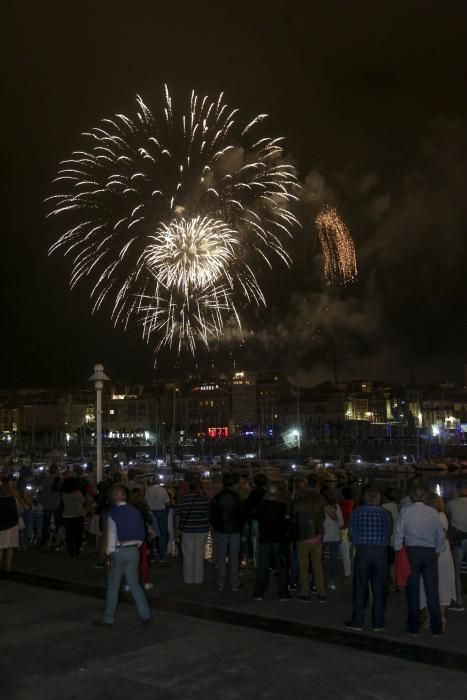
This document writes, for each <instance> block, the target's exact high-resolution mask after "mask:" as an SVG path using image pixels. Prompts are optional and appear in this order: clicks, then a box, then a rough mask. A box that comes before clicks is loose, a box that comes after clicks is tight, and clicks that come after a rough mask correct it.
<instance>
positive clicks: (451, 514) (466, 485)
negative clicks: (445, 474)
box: [446, 481, 467, 612]
mask: <svg viewBox="0 0 467 700" xmlns="http://www.w3.org/2000/svg"><path fill="white" fill-rule="evenodd" d="M458 494H459V495H458V496H457V498H453V499H452V500H451V501H449V502H448V504H447V507H446V513H447V516H448V520H449V539H450V541H451V545H452V555H453V558H454V568H455V572H456V598H455V600H453V601H452V603H451V605H450V606H449V610H454V611H456V612H462V611H463V610H464V603H463V601H462V581H461V565H462V562H463V561H467V482H466V481H463V482H461V483H460V484H459V491H458Z"/></svg>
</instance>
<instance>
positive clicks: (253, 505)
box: [245, 488, 266, 520]
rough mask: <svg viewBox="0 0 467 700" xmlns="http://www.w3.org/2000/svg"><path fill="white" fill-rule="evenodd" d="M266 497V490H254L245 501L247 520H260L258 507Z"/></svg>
mask: <svg viewBox="0 0 467 700" xmlns="http://www.w3.org/2000/svg"><path fill="white" fill-rule="evenodd" d="M265 495H266V489H265V488H259V489H253V491H252V492H251V493H250V495H249V496H248V498H247V499H246V501H245V514H246V518H247V520H258V506H259V504H260V503H261V501H262V500H263V498H264V497H265Z"/></svg>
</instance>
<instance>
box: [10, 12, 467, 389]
mask: <svg viewBox="0 0 467 700" xmlns="http://www.w3.org/2000/svg"><path fill="white" fill-rule="evenodd" d="M305 6H306V9H305ZM2 18H3V26H4V35H3V41H2V43H3V51H4V56H3V60H2V66H3V78H4V80H3V83H4V91H3V97H4V99H3V110H2V117H3V121H4V123H3V128H2V136H3V161H4V178H3V188H2V203H3V204H2V213H3V224H2V254H1V258H0V260H1V262H0V265H1V278H0V295H1V296H0V300H1V309H2V321H1V329H0V332H1V336H0V337H1V343H0V346H1V355H2V356H1V363H0V367H1V376H0V387H13V386H26V385H54V384H55V385H57V384H74V383H84V382H85V380H86V378H87V377H88V376H89V375H90V374H91V370H92V366H93V365H94V363H95V362H97V361H100V362H103V363H104V365H105V367H106V369H107V370H108V372H109V374H111V375H112V377H113V378H116V379H123V378H127V379H129V380H143V381H147V382H150V381H152V380H153V379H155V378H157V377H158V376H160V375H161V374H163V373H165V372H171V371H172V370H174V368H176V367H177V366H178V367H179V368H181V370H182V371H185V372H189V371H192V370H194V369H195V368H196V366H198V367H199V368H200V369H206V368H209V367H211V366H214V367H215V368H218V369H224V370H230V369H232V367H233V366H234V363H235V364H236V366H237V367H240V366H249V367H250V368H252V369H259V368H274V369H282V370H284V371H285V372H287V373H288V374H289V376H290V377H291V378H292V379H295V380H297V381H300V382H303V383H307V384H312V383H317V382H320V381H324V380H328V379H332V378H333V366H334V364H335V365H336V367H337V373H338V378H339V379H347V378H352V377H357V376H366V377H373V378H375V379H376V378H380V379H388V380H400V381H406V380H407V379H408V377H409V376H410V375H411V374H415V376H416V377H417V378H418V379H419V380H427V379H430V378H432V379H434V380H446V379H447V380H458V381H460V379H461V376H462V366H463V364H464V362H467V326H466V317H465V305H466V292H467V278H466V275H465V262H466V245H465V240H466V235H467V121H466V119H467V5H466V3H465V2H464V1H461V0H459V1H457V0H450V1H449V2H445V1H444V2H443V1H442V0H439V1H435V0H388V1H387V0H380V1H379V2H374V0H373V1H370V0H368V1H366V0H365V1H359V0H353V1H352V2H344V1H343V0H310V1H309V2H308V3H304V2H301V3H293V2H290V1H286V2H278V1H274V0H270V1H269V2H264V3H263V2H251V1H250V2H248V3H247V2H235V3H220V2H188V1H186V2H158V1H157V0H152V1H151V0H140V1H137V0H134V1H132V2H129V1H127V2H120V1H117V0H113V1H112V2H106V1H102V0H99V1H97V0H93V1H92V2H86V1H84V2H83V1H82V2H71V1H70V0H60V1H58V0H57V1H55V2H54V1H52V0H42V1H41V2H26V1H25V0H15V2H12V3H8V8H7V9H6V7H5V4H4V7H3V12H2ZM164 82H167V83H168V85H169V87H170V90H171V92H172V93H173V94H174V95H175V96H179V97H180V98H182V99H183V98H185V97H187V96H188V95H189V93H190V92H191V89H192V88H195V89H196V90H197V92H199V93H203V94H206V93H207V94H210V95H213V96H214V95H217V94H218V93H219V92H220V91H222V90H223V91H225V96H226V100H227V101H228V103H229V104H231V105H234V106H237V107H239V108H240V111H241V115H242V116H244V117H245V119H246V118H248V117H250V116H254V115H255V114H257V113H261V112H266V113H267V114H269V115H270V117H269V120H268V128H267V130H266V131H267V133H268V134H271V135H283V136H285V138H286V144H287V155H288V157H289V158H290V159H291V160H292V161H293V162H294V163H295V165H296V167H297V169H298V172H299V175H300V179H301V182H302V184H303V186H304V191H303V198H302V202H301V206H300V217H301V220H302V223H303V229H302V230H301V231H297V232H296V236H295V239H294V241H293V242H292V244H291V245H290V252H291V254H292V256H293V259H294V265H293V266H292V268H291V269H290V270H287V269H286V268H284V267H283V266H281V264H280V263H279V262H277V263H275V264H274V269H273V272H272V273H271V275H270V276H269V277H268V279H266V280H263V282H264V285H265V289H266V293H267V298H268V308H267V309H266V310H263V311H259V310H258V311H254V310H245V316H244V328H245V343H244V344H243V345H240V344H239V343H238V341H237V340H236V338H235V334H233V336H232V337H230V336H229V337H227V338H226V340H225V341H224V342H222V343H220V344H219V345H218V346H215V347H213V349H212V352H211V353H209V354H208V353H200V356H199V357H198V359H197V360H196V361H194V360H193V359H192V358H190V357H189V356H188V355H183V356H182V357H181V358H180V359H177V357H176V354H175V353H174V352H172V353H169V352H165V353H162V354H161V355H160V358H159V360H158V364H157V368H156V369H154V368H153V361H154V357H153V353H152V349H151V348H150V347H147V346H145V345H144V343H143V342H142V341H140V340H139V337H138V335H137V333H136V332H135V331H134V330H132V331H128V332H127V333H126V334H125V333H123V331H122V330H120V329H119V330H114V329H113V327H112V324H111V322H110V320H109V314H108V313H106V312H101V313H100V314H98V315H97V316H92V315H91V311H90V304H89V299H88V294H89V287H86V285H84V286H82V287H78V288H75V289H74V290H73V291H72V292H70V291H69V289H68V278H69V271H70V267H69V263H68V260H67V259H64V258H63V257H62V256H61V255H60V254H58V255H55V256H53V257H51V258H48V257H47V251H48V247H49V246H50V244H51V243H52V242H53V241H54V240H55V238H56V234H57V233H58V231H57V229H56V227H54V226H51V225H50V224H49V222H47V221H46V220H45V214H46V208H45V206H44V204H43V200H44V198H45V197H47V196H48V195H49V194H51V192H52V185H51V181H52V179H53V178H54V176H55V173H56V169H57V165H58V162H59V161H60V160H61V159H63V158H67V157H68V155H69V153H70V152H71V151H72V150H73V149H75V148H78V147H79V144H80V133H81V132H82V131H85V130H87V129H89V128H91V127H92V126H94V125H96V124H97V122H98V121H99V119H101V118H102V117H105V116H111V115H112V114H113V113H115V112H123V113H129V112H131V111H132V110H133V109H134V104H135V102H134V100H135V94H136V93H138V94H141V95H142V96H143V98H144V100H145V101H146V103H147V104H148V105H149V106H151V107H152V108H154V109H155V110H157V106H158V103H159V102H160V100H161V95H162V86H163V83H164ZM323 202H329V203H331V204H334V205H335V206H337V207H338V209H339V211H340V212H341V214H342V216H343V217H344V219H345V221H346V222H347V224H348V226H349V228H350V230H351V232H352V235H353V237H354V239H355V243H356V247H357V255H358V263H359V280H358V282H357V283H356V284H354V285H352V286H350V287H347V288H345V289H329V288H326V286H325V284H324V281H323V275H322V263H321V258H320V249H319V245H318V241H317V237H316V233H315V231H314V229H313V225H312V222H313V219H314V217H315V215H316V213H317V211H318V210H319V207H320V205H321V204H322V203H323Z"/></svg>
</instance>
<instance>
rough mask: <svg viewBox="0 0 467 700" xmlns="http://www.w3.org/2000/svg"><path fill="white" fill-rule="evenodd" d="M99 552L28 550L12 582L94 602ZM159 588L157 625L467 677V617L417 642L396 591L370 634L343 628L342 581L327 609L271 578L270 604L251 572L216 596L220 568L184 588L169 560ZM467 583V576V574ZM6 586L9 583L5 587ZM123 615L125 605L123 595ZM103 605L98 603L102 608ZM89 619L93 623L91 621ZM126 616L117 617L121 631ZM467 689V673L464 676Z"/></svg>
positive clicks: (347, 606)
mask: <svg viewBox="0 0 467 700" xmlns="http://www.w3.org/2000/svg"><path fill="white" fill-rule="evenodd" d="M95 563H96V553H95V551H94V549H92V548H90V547H89V548H86V549H85V550H84V555H83V559H82V560H72V559H70V558H69V556H68V554H67V553H65V552H55V551H46V552H41V551H37V550H33V549H32V550H29V551H24V552H18V554H17V556H16V559H15V562H14V570H15V573H14V574H13V576H12V582H17V583H21V584H32V586H35V588H27V587H25V588H24V591H25V592H26V595H28V594H29V595H31V596H32V595H33V594H34V595H35V593H34V591H37V589H38V587H41V588H43V589H53V590H55V591H68V592H72V593H75V594H76V593H77V594H83V595H87V596H91V597H95V598H102V597H104V594H105V580H106V571H105V570H104V569H97V568H95V567H94V564H95ZM151 579H152V582H153V583H154V587H155V588H154V591H151V592H150V594H149V598H150V603H151V607H153V609H154V610H155V618H156V620H157V618H158V616H159V613H160V612H170V613H174V614H178V615H182V616H184V617H185V618H187V617H188V618H192V619H198V620H207V621H213V622H216V623H222V624H225V623H227V624H229V625H233V626H236V627H239V628H242V627H243V628H249V629H250V630H251V629H259V630H264V631H268V632H271V633H273V634H281V635H284V634H285V635H287V636H289V637H296V638H301V639H308V640H314V641H318V642H320V643H324V644H327V645H330V646H334V647H336V649H335V650H334V652H333V653H338V649H337V647H346V648H352V649H353V650H360V651H362V652H366V653H371V654H380V655H383V656H386V657H392V658H399V659H404V660H407V661H410V662H411V663H417V664H421V665H423V666H424V667H425V668H426V667H427V665H435V666H438V667H439V668H444V669H454V670H456V671H460V672H463V671H465V672H467V612H463V613H458V612H450V613H448V626H447V634H446V635H445V636H443V637H440V638H438V639H433V638H432V636H431V634H430V632H429V631H422V632H421V633H420V636H419V637H416V638H413V637H410V636H408V635H407V634H406V633H405V632H404V628H405V616H406V603H405V596H404V595H403V594H402V593H391V594H390V595H389V597H388V605H387V627H386V630H385V631H384V632H378V633H374V632H372V631H371V620H370V619H369V614H368V619H367V621H366V628H365V630H364V631H363V632H361V633H359V632H352V631H350V630H347V629H346V628H345V626H344V621H345V620H347V619H349V617H350V612H351V586H350V585H346V584H344V582H342V581H341V582H339V581H338V586H337V591H335V592H333V591H329V592H328V602H327V604H319V603H318V601H317V599H315V598H314V597H313V598H312V600H311V602H310V603H301V602H299V601H298V600H294V599H293V600H290V601H287V602H279V600H278V598H277V588H276V579H275V578H274V577H271V581H270V586H269V591H268V594H267V596H266V597H265V599H264V600H263V601H255V600H253V597H252V592H253V582H254V572H253V571H252V570H249V569H246V570H245V571H244V572H243V575H242V581H243V584H244V588H243V589H241V590H240V591H238V592H232V591H230V590H228V588H227V589H226V590H225V591H223V592H219V591H217V588H216V585H215V570H214V567H213V566H212V564H210V563H206V577H205V582H204V583H203V584H202V585H199V586H188V585H185V584H184V583H183V580H182V575H181V562H180V561H179V560H178V559H173V558H169V559H168V561H167V563H165V564H159V563H155V564H152V565H151ZM464 582H465V577H464ZM1 583H2V585H3V582H1ZM121 599H122V603H123V604H122V605H121V606H120V608H119V616H120V615H121V614H122V615H123V614H125V615H126V614H127V613H126V612H125V613H124V611H125V610H126V608H127V606H126V605H125V602H129V603H131V604H132V601H131V598H129V597H128V596H127V595H122V598H121ZM98 607H99V606H98ZM89 622H90V621H89ZM118 626H119V618H118V619H117V627H118ZM464 680H465V683H466V684H467V676H466V677H465V679H464Z"/></svg>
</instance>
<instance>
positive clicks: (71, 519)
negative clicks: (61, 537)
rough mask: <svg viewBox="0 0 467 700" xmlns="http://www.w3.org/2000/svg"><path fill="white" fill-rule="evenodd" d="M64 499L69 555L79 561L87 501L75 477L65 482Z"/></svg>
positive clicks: (64, 517)
mask: <svg viewBox="0 0 467 700" xmlns="http://www.w3.org/2000/svg"><path fill="white" fill-rule="evenodd" d="M62 499H63V521H64V523H65V537H66V544H67V547H68V553H69V555H70V557H72V558H73V559H79V558H80V556H81V545H82V542H83V531H84V503H85V501H86V499H85V497H84V496H83V493H82V491H81V489H80V485H79V482H78V481H77V480H76V479H75V477H73V476H69V477H68V478H67V479H65V480H64V482H63V490H62Z"/></svg>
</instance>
